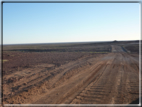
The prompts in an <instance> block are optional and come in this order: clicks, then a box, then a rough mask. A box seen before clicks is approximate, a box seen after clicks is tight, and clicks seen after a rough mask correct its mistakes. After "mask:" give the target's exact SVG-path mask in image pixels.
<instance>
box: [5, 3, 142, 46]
mask: <svg viewBox="0 0 142 107" xmlns="http://www.w3.org/2000/svg"><path fill="white" fill-rule="evenodd" d="M139 39H140V4H139V3H3V43H4V44H17V43H20V44H21V43H54V42H85V41H86V42H88V41H110V40H139Z"/></svg>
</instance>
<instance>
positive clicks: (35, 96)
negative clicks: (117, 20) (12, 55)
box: [3, 45, 139, 104]
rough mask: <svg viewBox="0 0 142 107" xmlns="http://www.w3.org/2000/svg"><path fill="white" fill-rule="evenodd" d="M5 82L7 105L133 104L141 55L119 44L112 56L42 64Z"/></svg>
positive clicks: (9, 77) (5, 78) (135, 98)
mask: <svg viewBox="0 0 142 107" xmlns="http://www.w3.org/2000/svg"><path fill="white" fill-rule="evenodd" d="M53 68H54V69H53ZM33 71H34V72H33ZM13 77H16V78H13ZM3 79H4V80H7V81H3V82H8V83H5V84H3V90H4V92H3V94H4V96H3V103H4V104H130V103H131V102H133V101H135V100H137V99H138V98H139V60H138V55H130V54H128V53H126V52H124V51H123V50H122V48H121V47H120V46H115V45H113V46H112V53H108V54H100V55H98V56H95V55H92V56H86V57H82V58H80V59H78V60H75V61H70V62H68V63H66V64H63V65H62V66H59V67H55V65H54V64H41V65H38V66H33V67H32V68H25V69H24V70H22V71H21V72H18V71H17V72H14V73H12V74H9V75H5V76H3ZM16 80H18V81H16ZM14 81H15V82H14Z"/></svg>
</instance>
